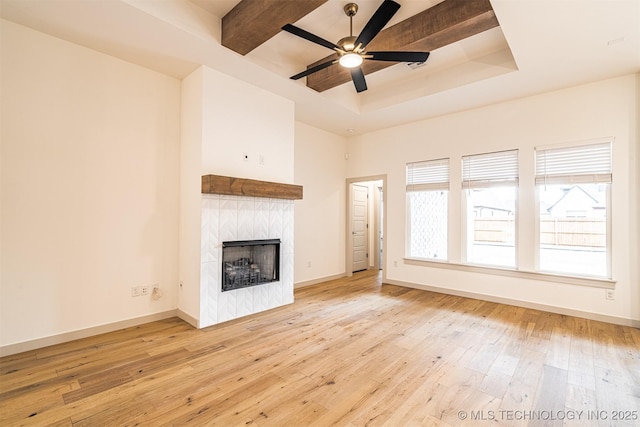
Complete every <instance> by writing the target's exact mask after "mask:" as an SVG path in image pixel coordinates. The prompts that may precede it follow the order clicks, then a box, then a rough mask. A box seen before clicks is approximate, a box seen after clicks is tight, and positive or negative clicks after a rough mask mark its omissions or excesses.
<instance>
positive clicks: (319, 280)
mask: <svg viewBox="0 0 640 427" xmlns="http://www.w3.org/2000/svg"><path fill="white" fill-rule="evenodd" d="M343 277H347V273H340V274H334V275H331V276H325V277H319V278H317V279H311V280H306V281H304V282H298V283H294V284H293V288H294V289H298V288H304V287H306V286H313V285H317V284H319V283H325V282H328V281H330V280H336V279H342V278H343Z"/></svg>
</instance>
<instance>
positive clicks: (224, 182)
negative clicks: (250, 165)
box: [202, 175, 302, 200]
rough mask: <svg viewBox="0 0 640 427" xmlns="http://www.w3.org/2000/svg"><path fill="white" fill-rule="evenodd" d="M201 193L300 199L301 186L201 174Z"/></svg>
mask: <svg viewBox="0 0 640 427" xmlns="http://www.w3.org/2000/svg"><path fill="white" fill-rule="evenodd" d="M202 194H224V195H226V196H249V197H267V198H271V199H286V200H301V199H302V186H301V185H293V184H282V183H279V182H269V181H258V180H255V179H244V178H233V177H230V176H220V175H203V176H202Z"/></svg>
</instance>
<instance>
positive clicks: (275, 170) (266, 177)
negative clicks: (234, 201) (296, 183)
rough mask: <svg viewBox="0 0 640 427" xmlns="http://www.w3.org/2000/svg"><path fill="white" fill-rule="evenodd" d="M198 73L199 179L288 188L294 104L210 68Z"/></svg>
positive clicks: (291, 161) (290, 179) (291, 174)
mask: <svg viewBox="0 0 640 427" xmlns="http://www.w3.org/2000/svg"><path fill="white" fill-rule="evenodd" d="M201 69H202V73H203V81H204V85H203V94H202V96H203V109H204V110H203V119H202V121H203V134H202V139H203V143H202V175H206V174H216V175H225V176H233V177H238V178H250V179H259V180H263V181H273V182H282V183H287V184H292V183H293V169H294V167H293V152H294V128H295V127H294V120H295V118H294V116H295V111H294V103H293V102H292V101H290V100H288V99H285V98H282V97H280V96H278V95H275V94H273V93H271V92H267V91H265V90H263V89H260V88H258V87H257V86H253V85H250V84H248V83H245V82H243V81H241V80H238V79H236V78H234V77H231V76H228V75H226V74H222V73H220V72H218V71H215V70H212V69H211V68H208V67H201ZM245 153H246V154H247V155H248V157H249V159H248V160H247V161H245V160H244V154H245ZM261 156H262V160H263V162H262V163H260V160H261V159H260V157H261Z"/></svg>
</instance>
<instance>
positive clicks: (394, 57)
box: [367, 51, 429, 62]
mask: <svg viewBox="0 0 640 427" xmlns="http://www.w3.org/2000/svg"><path fill="white" fill-rule="evenodd" d="M368 55H371V58H369V57H368ZM428 57H429V52H403V51H396V52H367V59H371V60H374V61H393V62H424V61H426V60H427V58H428Z"/></svg>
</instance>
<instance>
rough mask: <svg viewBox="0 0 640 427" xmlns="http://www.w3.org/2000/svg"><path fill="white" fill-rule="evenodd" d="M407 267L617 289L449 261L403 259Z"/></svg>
mask: <svg viewBox="0 0 640 427" xmlns="http://www.w3.org/2000/svg"><path fill="white" fill-rule="evenodd" d="M403 261H404V263H405V264H407V265H418V266H422V267H432V268H445V269H448V270H458V271H467V272H471V273H483V274H493V275H497V276H507V277H516V278H519V279H531V280H544V281H547V282H557V283H566V284H569V285H581V286H591V287H594V288H604V289H615V285H616V281H615V280H611V279H598V278H594V277H579V276H564V275H560V274H553V273H540V272H534V271H523V270H514V269H509V268H500V267H488V266H480V265H471V264H458V263H454V262H447V261H435V260H426V259H420V258H403Z"/></svg>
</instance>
